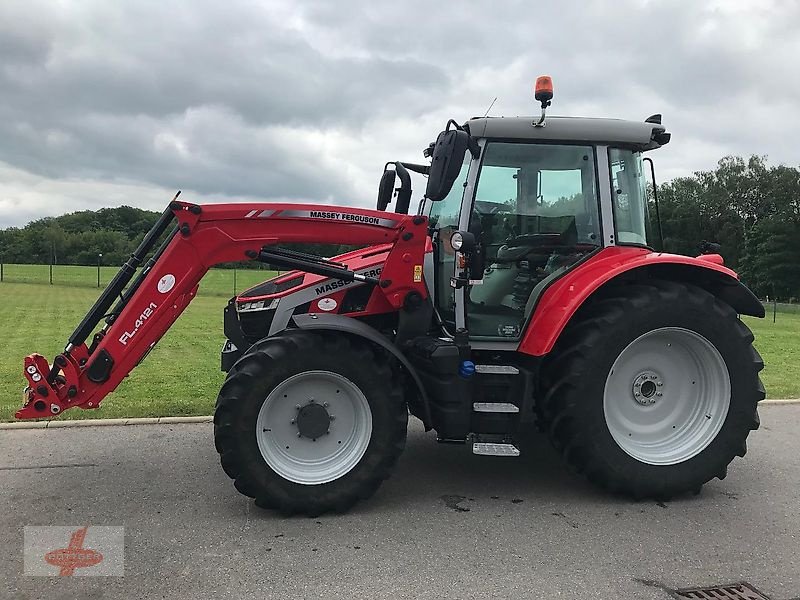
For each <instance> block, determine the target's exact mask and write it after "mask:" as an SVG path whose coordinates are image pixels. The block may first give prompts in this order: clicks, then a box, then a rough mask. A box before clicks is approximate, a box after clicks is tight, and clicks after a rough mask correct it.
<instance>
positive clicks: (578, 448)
mask: <svg viewBox="0 0 800 600" xmlns="http://www.w3.org/2000/svg"><path fill="white" fill-rule="evenodd" d="M538 83H539V85H537V93H536V97H537V100H538V101H540V102H541V106H542V114H541V116H540V117H537V118H523V117H517V118H475V119H470V120H469V121H467V122H466V123H464V124H463V125H458V124H457V123H456V122H455V121H450V122H449V123H448V125H447V127H446V129H445V130H444V131H443V132H441V133H440V134H439V136H438V137H437V139H436V141H435V142H434V143H432V144H430V146H429V147H428V148H427V149H426V150H425V152H424V154H425V156H426V157H428V158H430V164H424V165H419V164H411V163H404V162H395V163H389V164H387V167H386V169H385V171H384V174H383V176H382V178H381V182H380V186H379V194H378V207H377V210H367V209H359V208H349V207H341V206H319V205H309V204H219V205H203V206H199V205H195V204H190V203H186V202H179V201H177V200H176V201H173V202H172V203H171V204H170V205H169V207H168V208H167V209H166V210H165V211H164V213H163V215H162V216H161V218H160V219H159V220H158V222H157V223H156V224H155V226H154V227H153V229H152V230H151V231H150V232H149V234H148V235H147V236H146V237H145V238H144V240H143V241H142V243H141V245H140V246H139V247H138V248H137V250H136V251H135V252H134V253H133V254H132V255H131V258H130V259H129V260H128V261H127V262H126V263H125V265H124V266H123V267H122V268H121V270H120V271H119V273H118V274H117V275H116V277H115V278H114V279H113V281H112V282H111V283H110V284H109V286H108V288H107V289H106V290H105V291H104V292H103V294H102V295H101V296H100V298H99V299H98V300H97V302H96V303H95V305H94V306H93V307H92V309H91V310H90V311H89V313H88V314H87V315H86V317H85V318H84V319H83V321H82V322H81V323H80V325H79V326H78V327H77V329H76V330H75V332H74V333H73V334H72V336H71V337H70V338H69V342H68V344H67V345H66V348H65V350H64V352H63V353H61V354H59V355H58V356H56V357H55V359H54V361H53V364H52V365H50V364H49V363H48V361H47V360H46V359H45V358H43V357H42V356H41V355H38V354H33V355H31V356H28V357H27V358H26V359H25V376H26V377H27V380H28V387H27V388H26V390H25V393H24V406H23V408H21V409H20V410H19V411H18V413H17V417H18V418H20V419H30V418H41V417H49V416H52V415H57V414H59V413H61V412H62V411H63V410H65V409H68V408H72V407H75V406H78V407H81V408H96V407H97V406H98V405H99V403H100V402H101V401H102V399H103V398H104V397H105V396H106V395H107V394H108V393H109V392H111V391H113V390H114V389H115V388H116V387H117V385H119V383H120V382H121V381H122V379H123V378H124V377H125V376H126V375H127V374H128V373H129V372H130V371H131V370H132V369H133V368H134V367H135V366H136V365H137V364H138V363H139V362H140V361H141V360H142V359H143V358H144V357H145V356H146V354H147V353H148V352H149V351H150V350H151V349H152V348H153V346H154V345H155V344H156V343H157V342H158V340H159V339H160V338H161V336H162V335H163V334H164V332H166V331H167V329H168V328H169V327H170V326H171V325H172V323H173V322H174V321H175V320H176V319H177V318H178V316H179V315H180V314H181V312H182V311H183V309H184V308H185V307H186V306H187V305H188V304H189V302H190V301H191V300H192V298H193V297H194V296H195V294H196V292H197V288H198V285H199V283H200V280H201V278H202V277H203V274H204V273H205V272H206V271H207V270H208V269H209V268H210V267H212V266H214V265H216V264H219V263H223V262H229V261H240V260H244V259H250V260H253V261H261V262H264V263H268V264H270V265H273V266H277V267H279V268H281V269H289V271H288V272H286V273H284V274H282V275H280V276H278V277H275V278H273V279H270V280H269V281H266V282H264V283H262V284H259V285H257V286H255V287H253V288H251V289H249V290H247V291H246V292H244V293H243V294H241V295H240V296H238V297H236V298H232V299H231V300H230V302H229V303H228V305H227V307H226V308H225V314H224V328H225V334H226V337H227V340H228V341H227V342H226V344H225V346H224V348H223V351H222V368H223V370H225V371H226V372H227V378H226V380H225V383H224V384H223V386H222V389H221V390H220V392H219V397H218V399H217V404H216V410H215V414H214V438H215V444H216V448H217V450H218V452H219V454H220V458H221V461H222V467H223V469H224V470H225V472H226V473H227V474H228V475H229V476H230V477H231V478H232V479H233V480H234V485H235V487H236V489H237V490H239V491H240V492H241V493H243V494H245V495H247V496H250V497H252V498H255V501H256V504H258V505H259V506H262V507H266V508H274V509H278V510H280V511H282V512H285V513H304V514H309V515H317V514H320V513H323V512H325V511H331V510H333V511H344V510H347V509H348V508H349V507H350V506H351V505H353V503H355V502H356V501H357V500H359V499H363V498H367V497H369V496H370V495H371V494H372V493H374V492H375V490H376V489H377V487H378V486H379V485H380V483H381V481H382V480H384V479H386V478H387V477H388V476H389V474H390V473H391V470H392V467H393V466H394V464H395V462H396V461H397V458H398V456H399V455H400V453H401V452H402V450H403V446H404V444H405V440H406V429H407V423H408V414H409V413H410V414H412V415H413V416H415V417H417V418H418V419H420V420H421V421H422V423H423V424H424V426H425V428H426V430H431V429H434V430H436V434H437V439H438V440H439V441H440V442H445V443H459V444H469V445H471V447H472V451H473V452H474V453H475V454H483V455H492V456H505V457H514V456H518V455H519V453H520V451H519V441H520V439H521V437H522V436H523V435H524V433H525V432H526V431H528V430H529V429H530V426H531V425H532V424H534V423H537V424H538V425H539V426H540V428H542V429H544V430H546V431H547V432H548V434H549V436H550V438H551V440H552V442H553V444H554V445H555V447H556V448H557V449H558V451H559V452H560V453H561V454H562V455H563V457H564V459H565V460H566V462H567V463H568V464H569V465H571V466H572V467H573V468H575V469H576V470H578V471H579V472H582V473H584V474H586V476H587V477H588V478H589V479H590V480H591V481H593V482H594V483H596V484H598V485H600V486H602V487H604V488H606V489H608V490H610V491H612V492H618V493H623V494H627V495H630V496H633V497H635V498H643V497H654V498H659V499H664V498H669V497H671V496H674V495H676V494H681V493H684V492H699V490H700V487H701V486H702V485H703V484H704V483H705V482H707V481H709V480H711V479H712V478H714V477H719V478H723V477H725V475H726V470H727V467H728V465H729V463H730V462H731V461H732V460H733V458H734V457H735V456H743V455H744V453H745V451H746V439H747V436H748V434H749V432H750V430H753V429H756V428H757V427H758V424H759V420H758V414H757V404H758V402H759V400H761V399H763V398H764V388H763V386H762V384H761V382H760V380H759V376H758V373H759V371H760V370H761V369H762V368H763V363H762V361H761V358H760V357H759V355H758V353H757V352H756V351H755V349H754V348H753V346H752V341H753V336H752V334H751V333H750V331H749V330H748V328H747V327H746V326H745V325H744V324H743V323H742V322H741V321H740V320H739V319H738V315H739V314H745V315H753V316H757V317H763V316H764V309H763V306H762V305H761V304H760V302H759V301H758V300H757V299H756V297H755V296H754V295H753V294H752V293H751V292H750V290H748V289H747V288H746V287H745V286H744V285H743V284H742V283H740V282H739V280H738V278H737V275H736V273H734V272H733V271H731V270H730V269H727V268H726V267H725V266H723V264H722V258H721V257H720V256H719V255H718V254H703V255H701V256H698V257H696V258H692V257H687V256H677V255H671V254H664V253H661V252H657V251H655V250H654V249H653V246H655V245H656V244H655V241H657V240H658V239H659V238H660V236H659V235H657V234H658V231H659V229H660V226H656V227H655V229H656V235H654V232H653V231H651V219H650V218H649V216H648V204H649V202H648V195H647V183H648V175H650V176H653V170H652V162H650V169H649V170H646V169H645V167H644V162H645V161H650V159H648V158H643V153H645V152H648V151H650V150H654V149H656V148H659V147H660V146H663V145H664V144H666V143H667V142H668V141H669V139H670V134H669V133H667V132H666V130H665V127H664V125H662V124H661V117H660V115H655V116H653V117H650V118H648V119H647V120H645V121H642V122H638V121H622V120H612V119H586V118H573V117H551V118H548V119H547V120H545V107H546V106H547V105H549V102H550V99H551V97H552V87H551V86H550V85H549V80H548V79H543V80H541V81H540V82H538ZM410 172H413V173H419V174H423V175H425V176H427V185H426V188H425V193H424V196H423V198H422V200H421V202H420V203H419V208H418V210H417V211H416V214H412V215H409V214H408V212H409V204H410V201H411V193H412V191H411V175H410ZM398 179H399V184H397V180H398ZM396 185H397V187H396V188H395V186H396ZM654 189H655V188H654ZM392 199H394V202H395V204H394V211H393V212H392V211H388V210H387V209H388V205H389V204H390V203H391V201H392ZM653 207H654V208H655V209H656V210H657V200H656V201H655V202H654V203H653ZM652 221H653V222H655V223H656V224H658V220H657V219H653V220H652ZM173 222H175V223H176V224H175V225H174V226H173V225H172V223H173ZM299 242H304V243H310V242H315V243H335V244H349V245H353V246H357V247H360V249H359V250H355V251H352V252H349V253H347V254H343V255H341V256H337V257H334V258H331V259H327V258H321V257H319V256H315V255H310V254H306V253H302V252H298V251H297V250H296V249H290V248H287V247H286V245H287V244H292V243H299ZM153 249H155V250H154V251H153V252H152V255H151V256H150V258H149V260H147V261H146V262H145V260H146V259H147V257H148V255H150V254H151V250H153ZM102 320H104V321H105V323H104V324H103V325H102V327H100V328H99V329H97V326H98V325H99V324H100V322H101V321H102ZM93 332H94V334H93ZM92 334H93V335H92Z"/></svg>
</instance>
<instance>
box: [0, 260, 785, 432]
mask: <svg viewBox="0 0 800 600" xmlns="http://www.w3.org/2000/svg"><path fill="white" fill-rule="evenodd" d="M242 272H243V271H239V274H241V273H242ZM227 275H228V272H225V271H215V272H212V273H210V274H209V276H208V280H206V279H204V280H203V282H202V283H201V293H200V294H199V296H198V297H197V298H196V299H195V300H194V302H192V304H190V305H189V307H188V308H187V309H186V311H185V312H184V314H183V315H182V316H181V317H180V318H179V319H178V321H177V322H176V323H175V325H174V326H173V327H172V329H170V331H168V332H167V334H166V335H165V336H164V338H163V339H162V340H161V341H160V342H159V343H158V345H157V346H156V347H155V348H154V349H153V351H152V352H151V353H150V355H149V356H148V357H147V358H146V359H145V361H144V362H143V363H142V364H141V365H140V366H139V367H138V368H136V369H135V370H134V371H133V372H132V373H131V374H130V376H129V377H128V378H127V379H125V380H124V381H123V382H122V384H120V386H119V388H117V391H116V392H114V393H113V394H112V395H111V396H109V397H108V398H106V399H105V400H104V401H103V404H102V406H101V407H100V408H99V409H97V410H87V411H84V410H80V409H75V410H70V411H68V412H66V413H65V414H64V416H63V417H62V418H68V419H77V418H99V417H144V416H148V417H157V416H165V415H204V414H210V413H211V411H212V408H213V406H214V400H215V398H216V394H217V390H218V389H219V386H220V385H221V383H222V380H223V374H222V373H221V372H220V370H219V351H220V348H221V346H222V343H223V341H224V339H223V334H222V309H223V307H224V305H225V298H224V296H227V295H229V293H230V292H232V279H230V280H228V279H226V277H227ZM248 275H249V274H248ZM267 275H268V274H267V273H265V272H263V271H262V272H261V273H260V276H258V277H253V279H252V280H251V281H252V282H255V281H257V280H260V279H263V278H265V277H266V276H267ZM95 283H96V282H95ZM228 283H230V285H231V289H230V292H229V291H226V290H225V288H226V287H227V284H228ZM240 289H241V288H240ZM97 294H98V291H97V289H96V288H92V287H79V286H78V285H72V286H50V285H47V284H44V285H33V284H19V283H8V282H5V283H0V331H2V335H0V352H1V353H2V354H1V355H2V357H3V360H2V363H0V420H4V421H8V420H11V419H13V414H14V411H15V410H16V409H17V408H18V407H19V404H20V398H21V391H22V387H23V386H24V384H25V380H24V378H23V376H22V359H23V357H24V356H25V355H26V354H29V353H31V352H40V353H42V354H44V356H46V357H47V358H48V359H52V358H53V356H55V354H57V353H58V352H60V351H61V350H63V346H64V343H65V341H66V339H67V337H68V336H69V334H70V333H72V330H73V329H74V328H75V325H76V324H77V323H78V322H79V321H80V319H81V318H82V317H83V315H84V314H85V312H86V310H88V308H89V307H90V306H91V304H92V303H93V302H94V300H95V299H96V298H97ZM771 316H772V315H771V314H770V318H768V319H751V318H745V322H746V323H747V325H748V326H750V327H751V328H752V329H753V331H754V332H755V335H756V347H757V348H758V349H759V351H760V352H761V354H762V355H763V357H764V362H765V363H766V365H767V367H766V369H765V370H764V372H763V373H762V377H763V379H764V383H765V384H766V386H767V395H768V397H771V398H797V397H800V314H787V313H778V317H777V323H774V324H773V323H772V319H771Z"/></svg>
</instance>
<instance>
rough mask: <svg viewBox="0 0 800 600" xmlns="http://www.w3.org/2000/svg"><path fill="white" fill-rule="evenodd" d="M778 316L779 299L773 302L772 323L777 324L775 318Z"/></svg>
mask: <svg viewBox="0 0 800 600" xmlns="http://www.w3.org/2000/svg"><path fill="white" fill-rule="evenodd" d="M777 314H778V298H775V299H774V300H773V301H772V322H773V323H774V322H775V317H776V316H777Z"/></svg>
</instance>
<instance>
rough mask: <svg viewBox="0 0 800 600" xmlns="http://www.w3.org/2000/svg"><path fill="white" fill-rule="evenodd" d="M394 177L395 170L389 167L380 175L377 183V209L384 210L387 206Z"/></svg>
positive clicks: (392, 189)
mask: <svg viewBox="0 0 800 600" xmlns="http://www.w3.org/2000/svg"><path fill="white" fill-rule="evenodd" d="M394 179H395V172H394V171H392V170H391V169H389V168H387V169H386V170H385V171H384V172H383V175H381V181H380V183H379V184H378V210H386V207H387V206H389V202H391V201H392V194H393V193H394Z"/></svg>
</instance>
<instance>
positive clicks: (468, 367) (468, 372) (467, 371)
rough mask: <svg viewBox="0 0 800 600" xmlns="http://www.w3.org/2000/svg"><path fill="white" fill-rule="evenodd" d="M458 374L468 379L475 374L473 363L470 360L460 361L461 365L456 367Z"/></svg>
mask: <svg viewBox="0 0 800 600" xmlns="http://www.w3.org/2000/svg"><path fill="white" fill-rule="evenodd" d="M458 374H459V375H461V377H463V378H464V379H469V378H470V377H472V376H473V375H474V374H475V363H474V362H472V361H471V360H465V361H462V362H461V366H460V367H458Z"/></svg>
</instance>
